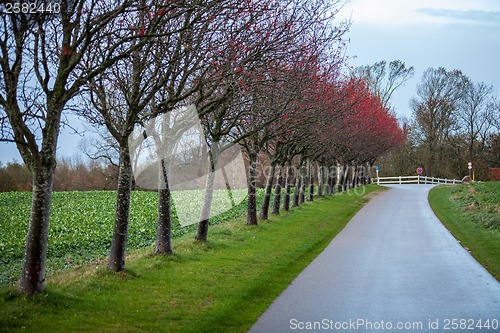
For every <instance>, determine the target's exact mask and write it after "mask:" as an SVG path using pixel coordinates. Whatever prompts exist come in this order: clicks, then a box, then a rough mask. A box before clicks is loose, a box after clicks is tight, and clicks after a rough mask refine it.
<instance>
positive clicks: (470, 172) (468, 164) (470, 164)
mask: <svg viewBox="0 0 500 333" xmlns="http://www.w3.org/2000/svg"><path fill="white" fill-rule="evenodd" d="M467 168H469V179H471V180H472V162H469V163H467Z"/></svg>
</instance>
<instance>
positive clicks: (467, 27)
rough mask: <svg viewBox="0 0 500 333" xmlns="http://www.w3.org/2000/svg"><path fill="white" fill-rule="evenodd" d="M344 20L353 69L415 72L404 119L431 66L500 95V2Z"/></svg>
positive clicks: (435, 3)
mask: <svg viewBox="0 0 500 333" xmlns="http://www.w3.org/2000/svg"><path fill="white" fill-rule="evenodd" d="M340 15H341V16H343V17H351V18H352V26H351V29H350V32H349V34H348V37H349V38H350V40H351V42H350V44H349V45H348V50H347V53H348V55H349V56H351V57H354V56H355V58H353V59H351V60H350V63H351V65H353V66H360V65H368V64H373V63H375V62H377V61H380V60H387V61H391V60H394V59H399V60H402V61H404V62H405V63H406V64H407V65H408V66H414V67H415V76H414V77H413V79H411V80H410V81H408V82H407V83H406V85H405V86H404V87H403V88H401V89H400V90H398V91H397V92H396V93H395V95H394V96H393V106H394V107H395V110H396V113H397V115H398V116H399V117H404V116H405V117H410V116H411V110H410V108H409V100H410V99H411V98H412V97H413V96H414V95H415V91H416V85H417V84H418V83H419V82H420V80H421V77H422V73H423V72H424V71H425V70H426V69H427V68H429V67H445V68H447V69H449V70H451V69H460V70H462V72H463V73H464V74H466V75H467V76H469V77H470V78H471V79H472V80H473V81H475V82H485V83H487V84H492V85H493V86H494V87H495V91H496V95H497V96H500V60H499V59H500V1H498V0H351V1H350V2H349V3H347V4H346V5H345V6H344V8H343V9H342V11H341V13H340ZM339 19H340V17H339ZM79 141H80V138H79V137H76V136H72V135H70V134H69V133H66V132H63V133H62V135H61V137H60V140H59V150H58V156H59V157H62V156H73V155H74V154H75V153H77V154H78V153H80V152H79V150H78V148H77V145H78V142H79ZM13 159H16V160H18V161H20V160H21V159H20V157H19V154H18V153H17V151H16V148H15V146H14V145H12V144H5V143H0V161H1V162H3V163H6V162H9V161H12V160H13Z"/></svg>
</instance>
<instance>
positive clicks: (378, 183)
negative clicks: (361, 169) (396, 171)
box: [375, 165, 380, 185]
mask: <svg viewBox="0 0 500 333" xmlns="http://www.w3.org/2000/svg"><path fill="white" fill-rule="evenodd" d="M379 170H380V166H378V165H377V166H376V167H375V172H376V173H377V185H380V180H379V178H378V172H379Z"/></svg>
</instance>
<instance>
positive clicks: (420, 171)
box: [417, 167, 424, 184]
mask: <svg viewBox="0 0 500 333" xmlns="http://www.w3.org/2000/svg"><path fill="white" fill-rule="evenodd" d="M423 172H424V168H422V167H418V168H417V174H418V178H417V184H420V176H421V175H422V173H423Z"/></svg>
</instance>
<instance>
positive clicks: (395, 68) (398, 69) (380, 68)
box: [354, 60, 415, 109]
mask: <svg viewBox="0 0 500 333" xmlns="http://www.w3.org/2000/svg"><path fill="white" fill-rule="evenodd" d="M414 74H415V69H414V68H413V66H410V67H407V66H406V64H405V63H404V62H402V61H401V60H393V61H391V62H390V63H389V64H387V61H385V60H382V61H379V62H376V63H374V64H373V65H366V66H361V67H357V68H356V69H355V71H354V75H355V76H358V77H361V78H363V79H364V80H365V81H366V82H367V84H368V86H369V87H370V89H371V90H372V91H373V92H374V93H375V94H376V95H377V96H378V97H379V98H380V100H381V101H382V104H383V106H384V107H385V108H388V109H390V107H391V106H390V102H391V98H392V95H393V94H394V92H395V91H396V90H397V89H398V88H400V87H401V86H402V85H404V84H405V82H406V81H408V80H409V79H411V78H412V77H413V75H414Z"/></svg>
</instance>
